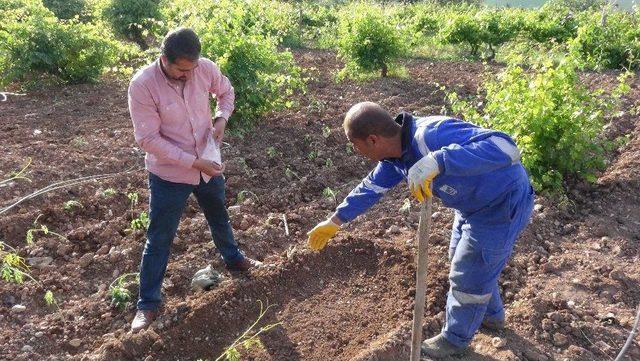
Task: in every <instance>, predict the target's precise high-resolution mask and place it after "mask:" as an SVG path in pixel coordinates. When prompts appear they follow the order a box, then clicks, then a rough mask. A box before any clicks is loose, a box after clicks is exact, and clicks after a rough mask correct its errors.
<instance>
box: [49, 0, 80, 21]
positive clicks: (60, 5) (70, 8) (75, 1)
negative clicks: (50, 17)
mask: <svg viewBox="0 0 640 361" xmlns="http://www.w3.org/2000/svg"><path fill="white" fill-rule="evenodd" d="M42 2H43V4H44V6H46V7H47V9H49V10H51V11H52V12H53V13H54V14H55V15H56V17H57V18H58V19H73V18H74V17H79V18H80V17H83V16H84V14H85V11H86V2H85V0H43V1H42Z"/></svg>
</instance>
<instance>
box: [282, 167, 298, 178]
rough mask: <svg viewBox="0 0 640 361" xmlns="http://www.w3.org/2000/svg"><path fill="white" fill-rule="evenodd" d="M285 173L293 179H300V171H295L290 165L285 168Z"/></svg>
mask: <svg viewBox="0 0 640 361" xmlns="http://www.w3.org/2000/svg"><path fill="white" fill-rule="evenodd" d="M284 175H285V176H286V177H287V178H289V179H293V178H294V177H295V178H297V179H300V176H299V175H298V173H296V172H294V171H293V169H291V168H289V166H287V167H286V168H285V169H284Z"/></svg>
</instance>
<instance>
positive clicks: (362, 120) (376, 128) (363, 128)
mask: <svg viewBox="0 0 640 361" xmlns="http://www.w3.org/2000/svg"><path fill="white" fill-rule="evenodd" d="M343 126H344V128H345V129H346V130H347V132H348V133H349V136H350V137H352V138H355V139H365V138H366V137H368V136H369V135H371V134H374V135H380V136H383V137H393V136H395V135H397V134H398V133H399V132H400V130H401V127H400V124H398V123H396V122H395V121H394V120H393V118H392V117H391V115H390V114H389V113H388V112H387V111H386V110H384V109H383V108H382V107H381V106H380V105H378V104H376V103H372V102H362V103H358V104H356V105H354V106H353V107H351V109H349V112H348V113H347V115H346V116H345V118H344V123H343Z"/></svg>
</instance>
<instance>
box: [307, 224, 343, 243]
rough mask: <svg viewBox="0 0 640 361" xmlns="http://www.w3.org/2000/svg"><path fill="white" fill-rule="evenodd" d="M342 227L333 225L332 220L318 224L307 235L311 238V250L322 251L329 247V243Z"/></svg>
mask: <svg viewBox="0 0 640 361" xmlns="http://www.w3.org/2000/svg"><path fill="white" fill-rule="evenodd" d="M339 229H340V226H339V225H337V224H335V223H333V222H332V221H331V218H329V219H327V220H326V221H324V222H320V223H318V225H317V226H315V227H313V229H312V230H310V231H309V232H308V233H307V235H308V236H309V248H311V249H312V250H314V251H320V250H322V249H323V248H324V246H326V245H327V242H329V240H330V239H331V238H333V236H335V235H336V233H338V230H339Z"/></svg>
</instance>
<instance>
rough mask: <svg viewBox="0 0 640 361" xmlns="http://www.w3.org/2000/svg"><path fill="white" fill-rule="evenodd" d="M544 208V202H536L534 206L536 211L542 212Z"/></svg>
mask: <svg viewBox="0 0 640 361" xmlns="http://www.w3.org/2000/svg"><path fill="white" fill-rule="evenodd" d="M543 209H544V206H543V205H542V204H536V205H535V206H533V210H534V211H536V212H540V211H542V210H543Z"/></svg>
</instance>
